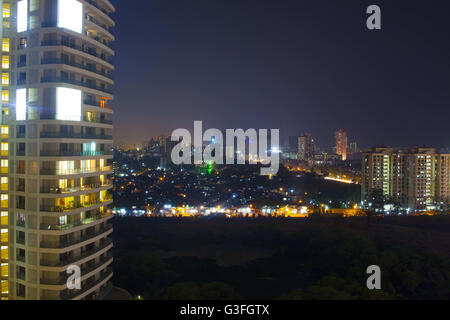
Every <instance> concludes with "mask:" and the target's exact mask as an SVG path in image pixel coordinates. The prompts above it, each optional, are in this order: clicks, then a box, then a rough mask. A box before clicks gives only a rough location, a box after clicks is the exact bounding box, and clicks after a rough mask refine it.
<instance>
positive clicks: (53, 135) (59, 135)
mask: <svg viewBox="0 0 450 320" xmlns="http://www.w3.org/2000/svg"><path fill="white" fill-rule="evenodd" d="M41 139H96V140H112V136H110V135H104V134H89V133H83V134H82V133H67V132H45V131H44V132H41Z"/></svg>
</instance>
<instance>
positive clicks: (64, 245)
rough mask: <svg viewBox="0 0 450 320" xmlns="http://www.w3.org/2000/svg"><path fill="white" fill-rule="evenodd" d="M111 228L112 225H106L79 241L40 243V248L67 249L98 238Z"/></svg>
mask: <svg viewBox="0 0 450 320" xmlns="http://www.w3.org/2000/svg"><path fill="white" fill-rule="evenodd" d="M112 228H113V226H112V225H110V224H108V225H107V226H105V227H104V228H102V229H100V231H98V232H95V233H92V234H89V235H85V236H83V237H81V238H79V239H76V240H64V241H59V242H48V241H41V248H47V249H63V248H67V247H70V246H73V245H76V244H78V243H81V242H84V241H87V240H89V239H93V238H95V237H98V236H100V235H102V234H104V233H106V232H108V231H110V230H111V229H112Z"/></svg>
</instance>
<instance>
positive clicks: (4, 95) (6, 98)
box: [2, 90, 9, 102]
mask: <svg viewBox="0 0 450 320" xmlns="http://www.w3.org/2000/svg"><path fill="white" fill-rule="evenodd" d="M2 102H9V91H8V90H3V91H2Z"/></svg>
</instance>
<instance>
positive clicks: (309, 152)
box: [297, 133, 315, 161]
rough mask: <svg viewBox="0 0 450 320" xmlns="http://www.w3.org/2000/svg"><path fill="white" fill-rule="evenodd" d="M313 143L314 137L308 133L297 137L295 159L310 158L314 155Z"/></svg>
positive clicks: (303, 159)
mask: <svg viewBox="0 0 450 320" xmlns="http://www.w3.org/2000/svg"><path fill="white" fill-rule="evenodd" d="M314 153H315V145H314V139H313V137H312V136H311V135H310V134H309V133H305V134H303V135H301V136H300V137H298V153H297V159H298V160H302V161H308V160H311V159H312V158H313V157H314Z"/></svg>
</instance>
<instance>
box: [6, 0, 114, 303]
mask: <svg viewBox="0 0 450 320" xmlns="http://www.w3.org/2000/svg"><path fill="white" fill-rule="evenodd" d="M0 2H1V4H2V8H3V22H2V26H3V29H2V51H3V52H2V119H1V130H2V131H1V167H0V175H1V218H2V219H1V223H2V235H1V240H2V244H1V258H2V269H1V270H2V297H5V298H6V297H7V298H9V299H33V300H46V299H56V300H58V299H98V298H101V297H102V296H103V295H104V294H105V293H107V292H108V290H109V288H110V287H111V286H110V283H109V280H110V279H111V277H112V274H113V273H112V269H111V264H112V256H111V248H112V242H111V240H110V239H109V237H108V236H109V235H110V234H111V233H112V226H111V225H110V224H109V223H108V221H109V220H110V218H111V217H112V215H111V205H112V198H111V194H110V193H109V190H110V189H111V188H112V183H111V175H112V167H111V161H112V151H111V148H112V129H113V126H112V120H111V117H112V114H113V109H112V108H111V106H110V103H109V102H110V101H111V100H112V99H113V95H112V91H111V87H112V86H113V80H112V76H111V72H112V71H113V69H114V67H113V65H112V63H111V57H112V56H113V55H114V51H113V50H112V49H111V47H110V43H111V42H112V41H114V36H113V35H112V34H111V32H110V28H112V27H113V26H114V21H113V20H112V19H111V14H112V13H113V12H114V10H115V9H114V7H113V6H112V5H111V3H110V2H109V1H108V0H20V1H15V0H9V1H7V0H4V1H0ZM5 222H6V223H7V224H6V225H5V224H4V223H5ZM6 226H7V228H6ZM5 230H6V231H7V232H6V235H7V236H6V237H4V234H5V232H4V231H5ZM5 239H8V241H6V242H4V240H5ZM6 264H8V265H7V268H5V269H4V268H3V267H4V265H6ZM73 265H75V266H78V267H80V268H81V289H76V290H69V289H68V288H67V283H66V282H67V278H68V274H67V269H68V268H69V267H70V266H73ZM4 272H6V273H7V274H6V275H4ZM5 279H7V281H4V280H5Z"/></svg>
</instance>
